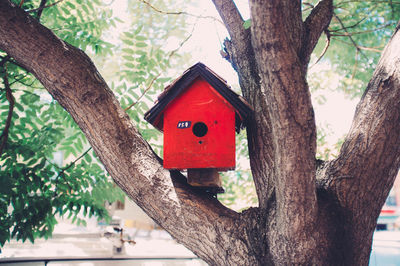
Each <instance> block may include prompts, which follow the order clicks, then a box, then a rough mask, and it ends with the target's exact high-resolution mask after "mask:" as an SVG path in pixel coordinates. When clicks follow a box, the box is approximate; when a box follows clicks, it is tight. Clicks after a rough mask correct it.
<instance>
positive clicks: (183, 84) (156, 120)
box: [144, 62, 253, 132]
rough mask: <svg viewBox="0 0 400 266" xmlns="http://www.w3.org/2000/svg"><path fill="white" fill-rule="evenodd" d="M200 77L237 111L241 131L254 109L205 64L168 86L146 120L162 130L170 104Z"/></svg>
mask: <svg viewBox="0 0 400 266" xmlns="http://www.w3.org/2000/svg"><path fill="white" fill-rule="evenodd" d="M198 77H202V78H203V79H204V80H206V81H207V82H208V83H209V84H210V85H211V86H212V87H213V88H214V89H215V90H216V91H217V92H218V93H219V94H220V95H221V96H222V97H224V98H225V99H226V100H227V101H228V102H229V103H230V104H231V105H232V106H233V108H234V109H235V113H236V117H235V120H236V122H235V123H236V131H238V132H239V131H240V129H241V128H243V127H244V126H245V125H246V124H247V123H246V122H247V121H248V119H249V118H250V116H251V115H252V113H253V109H252V108H251V106H250V105H249V104H248V103H247V102H246V100H245V99H244V98H243V97H242V96H240V95H238V94H236V93H235V92H234V91H233V90H231V88H230V86H229V85H228V84H227V83H226V81H225V80H224V79H222V78H221V77H220V76H218V75H217V74H216V73H215V72H214V71H212V70H211V69H209V68H208V67H207V66H205V65H204V64H203V63H200V62H199V63H197V64H195V65H193V66H192V67H190V68H189V69H187V70H186V71H185V72H184V73H183V74H182V75H181V76H180V77H178V78H177V79H175V80H174V81H173V82H172V83H171V84H170V85H168V86H167V87H166V88H165V89H164V91H163V92H162V93H161V94H160V95H159V96H158V99H157V101H156V103H155V105H154V106H153V107H152V108H151V109H150V110H149V111H147V112H146V113H145V114H144V119H145V120H147V121H148V122H149V123H151V124H152V125H153V126H155V127H156V128H158V129H159V130H162V128H163V120H162V115H163V111H164V109H165V108H166V107H167V106H168V104H169V103H170V102H171V101H172V100H174V99H175V98H176V97H178V96H179V95H180V94H181V93H182V92H183V91H184V90H185V89H186V88H187V87H189V86H190V85H191V83H192V82H193V81H194V80H195V79H196V78H198Z"/></svg>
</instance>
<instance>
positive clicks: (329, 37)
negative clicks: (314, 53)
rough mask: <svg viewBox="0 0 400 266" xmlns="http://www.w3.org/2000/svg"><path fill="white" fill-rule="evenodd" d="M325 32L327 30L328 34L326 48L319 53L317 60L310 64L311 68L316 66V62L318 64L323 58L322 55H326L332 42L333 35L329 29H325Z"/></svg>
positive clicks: (326, 33)
mask: <svg viewBox="0 0 400 266" xmlns="http://www.w3.org/2000/svg"><path fill="white" fill-rule="evenodd" d="M324 32H325V35H326V44H325V47H324V50H323V51H322V53H321V54H320V55H319V57H318V59H317V61H315V63H314V64H313V65H312V66H310V69H311V68H312V67H314V66H315V65H316V64H318V62H319V61H320V60H321V59H322V57H324V55H325V53H326V51H328V48H329V45H330V44H331V35H330V33H329V31H328V30H325V31H324Z"/></svg>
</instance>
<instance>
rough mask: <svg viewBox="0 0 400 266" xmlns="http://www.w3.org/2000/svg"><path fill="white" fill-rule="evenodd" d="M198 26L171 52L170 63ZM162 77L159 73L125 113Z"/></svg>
mask: <svg viewBox="0 0 400 266" xmlns="http://www.w3.org/2000/svg"><path fill="white" fill-rule="evenodd" d="M196 24H197V21H196V23H195V24H194V26H193V28H192V31H191V32H190V34H189V35H188V36H187V37H186V38H185V39H184V40H183V41H182V42H181V43H180V44H179V46H178V47H177V48H176V49H174V50H172V51H171V52H170V54H169V55H168V61H169V60H170V59H171V57H172V56H174V55H175V53H176V52H177V51H179V49H181V48H182V46H183V45H184V44H185V43H186V42H187V41H188V40H189V39H190V38H191V37H192V35H193V32H194V29H195V26H196ZM160 76H161V72H159V73H158V74H157V75H156V76H155V77H154V78H153V79H152V80H151V81H150V84H149V85H148V86H147V88H146V89H145V90H144V91H143V93H142V94H141V95H140V96H139V98H138V99H137V100H136V101H135V102H133V103H132V104H130V105H129V106H128V107H126V108H125V109H124V111H125V112H126V111H128V110H129V109H131V108H132V107H133V106H135V105H136V104H137V103H138V102H139V101H140V100H141V99H142V98H143V97H144V95H145V94H146V93H147V92H148V91H149V90H150V89H151V87H152V86H153V84H154V82H155V81H156V80H157V79H158V78H159V77H160Z"/></svg>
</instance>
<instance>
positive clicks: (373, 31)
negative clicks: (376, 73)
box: [304, 0, 400, 97]
mask: <svg viewBox="0 0 400 266" xmlns="http://www.w3.org/2000/svg"><path fill="white" fill-rule="evenodd" d="M317 2H318V1H311V2H307V3H306V4H304V5H305V7H304V10H305V12H304V15H305V16H306V15H308V14H309V11H310V10H311V9H310V6H311V7H312V6H314V5H315V4H316V3H317ZM399 11H400V5H399V3H398V2H394V1H390V0H388V1H374V0H371V1H358V0H350V1H335V2H334V15H333V18H332V21H331V23H330V25H329V27H328V29H327V31H326V32H325V36H322V37H321V39H320V42H319V44H318V45H317V48H316V49H315V51H314V55H313V58H314V62H315V61H317V59H318V58H319V57H320V56H321V54H323V50H324V49H325V47H326V46H327V45H328V49H327V51H326V53H325V54H324V56H323V57H322V58H323V60H324V61H328V62H329V63H330V64H331V66H332V70H333V71H334V72H336V73H338V74H340V76H341V77H342V78H341V79H340V84H339V86H338V89H339V90H342V91H343V92H345V93H346V94H347V95H349V96H350V97H360V96H361V95H362V94H363V92H364V90H365V88H366V85H367V82H368V81H369V78H370V77H371V75H372V72H373V70H374V69H375V66H376V64H377V62H378V59H379V57H380V53H381V52H382V50H383V47H384V46H385V44H386V43H387V41H388V40H389V38H390V36H391V35H392V33H393V30H394V28H395V27H396V25H397V22H398V20H399V18H400V12H399ZM327 39H328V40H329V41H328V42H327ZM312 64H313V62H311V65H312ZM316 67H317V66H316Z"/></svg>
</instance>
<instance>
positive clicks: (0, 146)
mask: <svg viewBox="0 0 400 266" xmlns="http://www.w3.org/2000/svg"><path fill="white" fill-rule="evenodd" d="M7 58H8V56H6V57H5V58H4V59H3V60H2V61H1V62H0V67H2V68H4V72H5V73H4V77H3V83H4V89H5V91H6V98H7V101H8V104H9V106H8V115H7V119H6V122H5V125H4V129H3V132H2V133H1V135H0V158H1V155H2V154H3V150H4V148H5V146H6V144H7V139H8V132H9V130H10V126H11V119H12V115H13V110H14V104H15V101H14V96H13V94H12V91H11V88H10V83H9V82H8V73H7V68H6V67H5V64H6V62H7V60H8V59H7Z"/></svg>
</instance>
